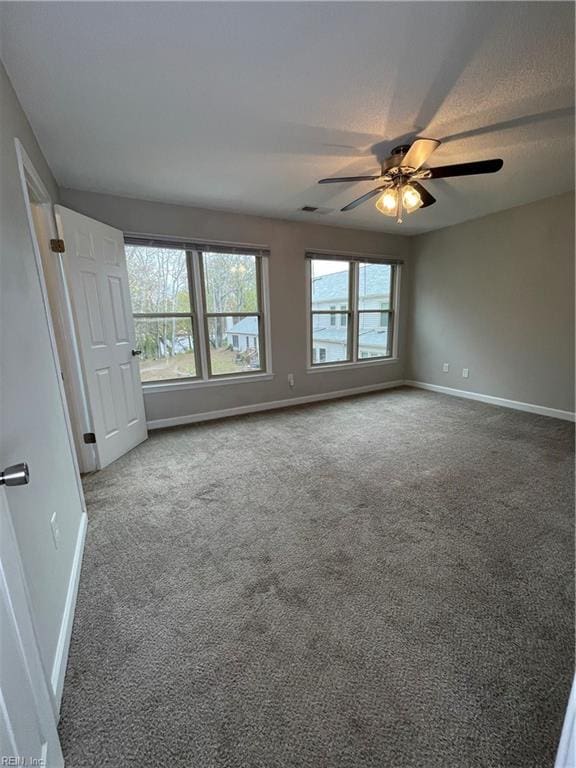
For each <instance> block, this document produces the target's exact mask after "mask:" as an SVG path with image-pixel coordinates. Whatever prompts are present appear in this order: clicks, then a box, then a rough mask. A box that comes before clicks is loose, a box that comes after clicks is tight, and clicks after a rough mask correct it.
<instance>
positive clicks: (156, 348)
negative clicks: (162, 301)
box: [134, 317, 196, 381]
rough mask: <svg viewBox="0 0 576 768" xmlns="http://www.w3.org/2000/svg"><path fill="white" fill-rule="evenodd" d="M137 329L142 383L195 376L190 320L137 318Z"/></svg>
mask: <svg viewBox="0 0 576 768" xmlns="http://www.w3.org/2000/svg"><path fill="white" fill-rule="evenodd" d="M134 328H135V330H136V348H137V349H140V350H141V351H142V354H141V355H140V357H139V358H138V359H139V362H140V376H141V377H142V381H160V380H162V379H180V378H184V377H190V376H196V361H195V359H194V334H193V332H192V320H191V319H190V318H189V317H159V318H156V317H154V318H135V319H134Z"/></svg>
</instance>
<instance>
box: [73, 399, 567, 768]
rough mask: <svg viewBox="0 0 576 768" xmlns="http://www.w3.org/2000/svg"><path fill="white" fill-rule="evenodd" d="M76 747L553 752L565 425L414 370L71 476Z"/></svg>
mask: <svg viewBox="0 0 576 768" xmlns="http://www.w3.org/2000/svg"><path fill="white" fill-rule="evenodd" d="M85 487H86V497H87V503H88V512H89V518H90V520H89V531H88V541H87V548H86V554H85V558H84V566H83V571H82V578H81V584H80V592H79V597H78V609H77V614H76V620H75V624H74V631H73V637H72V645H71V653H70V662H69V667H68V673H67V677H66V684H65V689H64V700H63V706H62V720H61V724H60V732H61V737H62V741H63V748H64V753H65V757H66V761H67V766H68V768H81V767H82V766H91V767H93V768H101V767H102V766H114V767H115V768H116V767H120V766H132V765H134V766H138V768H140V767H144V766H146V767H148V766H151V767H156V766H167V767H168V766H169V767H170V768H180V766H181V767H182V768H211V767H212V766H214V767H215V768H216V767H221V766H226V767H230V768H232V767H233V768H280V767H282V768H283V767H284V766H299V767H302V768H304V767H306V768H308V767H309V768H367V767H368V766H374V767H376V766H377V767H378V768H387V767H390V768H480V766H482V767H483V768H509V767H511V766H513V767H517V768H543V767H544V766H552V764H553V758H554V754H555V749H556V745H557V742H558V738H559V733H560V728H561V722H562V717H563V712H564V708H565V705H566V701H567V697H568V691H569V686H570V677H571V670H572V666H573V612H572V603H573V594H572V592H573V589H572V587H573V531H572V519H573V506H574V505H573V502H574V496H573V495H574V478H573V426H572V425H570V424H568V423H566V422H562V421H557V420H553V419H548V418H544V417H541V416H534V415H530V414H524V413H518V412H513V411H509V410H505V409H501V408H495V407H492V406H488V405H484V404H481V403H475V402H470V401H465V400H459V399H456V398H449V397H445V396H442V395H436V394H432V393H428V392H420V391H416V390H410V389H401V390H395V391H392V390H390V391H388V392H384V393H380V394H376V395H367V396H363V397H357V398H350V399H346V400H340V401H332V402H327V403H323V404H319V405H314V406H308V407H301V408H294V409H290V410H285V411H278V412H269V413H265V414H255V415H252V416H247V417H243V418H237V419H233V420H227V421H220V422H213V423H205V424H201V425H197V426H191V427H186V428H179V429H173V430H165V431H163V432H156V433H152V434H151V436H150V439H149V440H148V442H147V443H145V444H143V445H142V446H140V447H138V448H137V449H136V450H134V451H132V452H131V453H130V454H129V455H127V456H125V457H124V458H122V459H121V460H119V461H117V462H116V463H115V464H114V465H113V466H111V467H109V468H108V469H106V470H104V471H103V472H100V473H98V474H96V475H93V476H91V477H89V478H88V479H87V480H86V483H85Z"/></svg>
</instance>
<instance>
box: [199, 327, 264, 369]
mask: <svg viewBox="0 0 576 768" xmlns="http://www.w3.org/2000/svg"><path fill="white" fill-rule="evenodd" d="M258 331H259V319H258V317H257V316H254V317H232V316H230V317H209V318H208V336H209V338H210V343H209V345H208V351H209V353H210V367H211V371H212V373H213V374H216V375H218V374H222V373H242V372H243V371H258V370H260V368H261V363H260V340H259V336H258Z"/></svg>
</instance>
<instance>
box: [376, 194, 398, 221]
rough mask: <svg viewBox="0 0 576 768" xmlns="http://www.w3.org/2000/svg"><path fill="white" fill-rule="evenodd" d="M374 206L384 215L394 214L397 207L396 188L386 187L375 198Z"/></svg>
mask: <svg viewBox="0 0 576 768" xmlns="http://www.w3.org/2000/svg"><path fill="white" fill-rule="evenodd" d="M376 208H378V210H379V211H380V213H383V214H384V215H385V216H396V211H397V209H398V190H397V189H396V188H395V187H392V188H391V189H387V190H386V191H385V192H383V193H382V194H381V195H380V197H379V198H378V199H377V200H376Z"/></svg>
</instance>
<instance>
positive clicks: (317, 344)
mask: <svg viewBox="0 0 576 768" xmlns="http://www.w3.org/2000/svg"><path fill="white" fill-rule="evenodd" d="M307 263H308V280H309V296H310V307H309V310H310V360H309V363H310V364H311V365H312V366H315V367H316V366H319V365H325V366H328V365H330V364H331V363H332V364H334V363H336V364H338V363H339V364H343V363H360V364H361V363H362V361H365V360H377V359H386V358H391V357H393V356H394V355H395V349H394V344H395V333H394V328H395V314H396V310H397V308H396V306H395V304H396V295H397V286H398V279H399V269H400V262H392V261H384V260H376V259H364V258H357V259H355V258H344V257H339V256H334V257H332V256H326V255H323V254H313V253H309V254H307ZM337 308H338V309H337ZM320 349H322V355H320Z"/></svg>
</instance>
